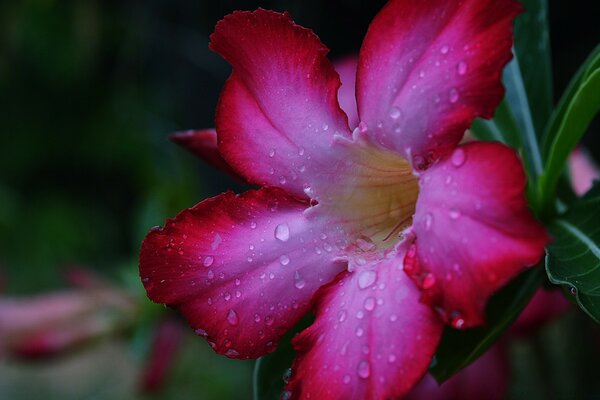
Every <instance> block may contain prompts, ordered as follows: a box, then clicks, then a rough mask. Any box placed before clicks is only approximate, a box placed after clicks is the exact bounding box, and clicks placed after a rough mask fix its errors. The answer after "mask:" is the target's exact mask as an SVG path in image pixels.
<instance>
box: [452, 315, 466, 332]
mask: <svg viewBox="0 0 600 400" xmlns="http://www.w3.org/2000/svg"><path fill="white" fill-rule="evenodd" d="M456 314H457V313H456ZM450 325H452V327H453V328H456V329H462V328H463V326H465V320H464V319H463V318H462V317H461V316H460V315H458V314H457V315H456V316H455V317H454V318H452V320H451V321H450Z"/></svg>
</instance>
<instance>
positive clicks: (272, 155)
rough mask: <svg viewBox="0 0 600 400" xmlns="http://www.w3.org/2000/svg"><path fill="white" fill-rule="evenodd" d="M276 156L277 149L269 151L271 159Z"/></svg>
mask: <svg viewBox="0 0 600 400" xmlns="http://www.w3.org/2000/svg"><path fill="white" fill-rule="evenodd" d="M274 156H275V149H270V150H269V157H271V158H273V157H274Z"/></svg>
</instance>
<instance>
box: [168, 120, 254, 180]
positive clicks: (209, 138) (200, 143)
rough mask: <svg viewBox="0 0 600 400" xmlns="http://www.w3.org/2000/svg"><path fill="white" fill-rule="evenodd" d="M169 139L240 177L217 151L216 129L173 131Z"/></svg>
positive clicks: (235, 176) (222, 169)
mask: <svg viewBox="0 0 600 400" xmlns="http://www.w3.org/2000/svg"><path fill="white" fill-rule="evenodd" d="M170 139H171V140H172V141H173V142H175V143H177V144H178V145H180V146H181V147H183V148H185V149H186V150H188V151H189V152H190V153H192V154H193V155H195V156H197V157H199V158H200V159H202V160H203V161H205V162H207V163H208V164H210V165H212V166H213V167H215V168H217V169H220V170H221V171H223V172H226V173H228V174H229V175H231V176H233V177H234V178H237V179H242V178H240V176H239V175H238V174H237V173H236V172H234V171H233V169H231V167H230V166H229V165H228V164H227V162H226V161H225V160H224V159H223V157H222V156H221V153H219V149H218V148H217V131H215V130H214V129H202V130H197V131H196V130H188V131H181V132H175V133H173V134H171V136H170Z"/></svg>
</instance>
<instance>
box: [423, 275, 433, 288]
mask: <svg viewBox="0 0 600 400" xmlns="http://www.w3.org/2000/svg"><path fill="white" fill-rule="evenodd" d="M433 285H435V276H434V275H433V274H431V273H428V274H426V275H425V277H424V278H423V283H422V284H421V287H422V288H423V289H430V288H432V287H433Z"/></svg>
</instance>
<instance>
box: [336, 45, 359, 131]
mask: <svg viewBox="0 0 600 400" xmlns="http://www.w3.org/2000/svg"><path fill="white" fill-rule="evenodd" d="M357 63H358V57H357V56H355V55H351V56H346V57H344V58H342V59H339V60H337V61H335V62H334V63H333V66H334V67H335V70H336V71H337V73H338V74H339V75H340V80H341V81H342V86H340V90H339V91H338V101H339V103H340V107H342V110H344V112H345V113H346V115H347V116H348V125H350V128H351V129H354V128H356V127H357V126H358V108H357V106H356V66H357Z"/></svg>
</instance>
